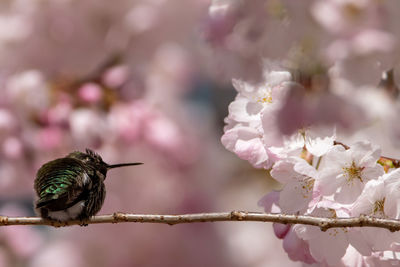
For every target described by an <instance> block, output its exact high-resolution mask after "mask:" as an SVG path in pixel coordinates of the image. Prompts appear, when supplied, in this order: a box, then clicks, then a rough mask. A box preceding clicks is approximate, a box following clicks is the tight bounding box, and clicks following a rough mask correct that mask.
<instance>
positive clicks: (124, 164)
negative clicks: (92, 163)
mask: <svg viewBox="0 0 400 267" xmlns="http://www.w3.org/2000/svg"><path fill="white" fill-rule="evenodd" d="M142 164H143V163H142V162H132V163H119V164H113V165H107V169H114V168H119V167H125V166H135V165H142Z"/></svg>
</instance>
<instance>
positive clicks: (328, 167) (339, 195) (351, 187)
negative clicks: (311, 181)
mask: <svg viewBox="0 0 400 267" xmlns="http://www.w3.org/2000/svg"><path fill="white" fill-rule="evenodd" d="M380 153H381V151H380V149H379V148H377V147H374V146H372V144H371V143H369V142H357V143H355V144H353V145H352V146H350V149H348V150H346V149H345V148H344V147H343V146H340V145H336V146H334V147H333V148H332V149H331V150H330V151H329V152H328V153H327V154H326V155H325V156H324V158H323V161H322V164H321V167H320V169H319V176H318V181H317V185H316V186H317V187H318V190H320V191H321V193H322V195H325V196H328V195H332V194H333V195H334V199H335V200H336V201H337V202H339V203H342V204H351V203H353V202H354V201H355V200H356V199H357V197H358V196H359V195H360V194H361V192H362V190H363V188H364V186H365V184H366V183H367V182H368V181H369V180H373V179H377V178H378V177H379V176H381V175H382V174H383V173H384V170H383V167H382V166H381V165H379V164H378V163H377V161H378V159H379V157H380Z"/></svg>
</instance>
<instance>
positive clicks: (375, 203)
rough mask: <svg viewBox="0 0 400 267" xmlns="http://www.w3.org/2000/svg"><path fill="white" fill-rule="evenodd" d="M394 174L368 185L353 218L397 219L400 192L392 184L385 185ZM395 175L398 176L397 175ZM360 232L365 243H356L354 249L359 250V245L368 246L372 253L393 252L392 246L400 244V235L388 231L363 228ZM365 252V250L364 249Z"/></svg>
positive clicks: (353, 210) (354, 208) (359, 199)
mask: <svg viewBox="0 0 400 267" xmlns="http://www.w3.org/2000/svg"><path fill="white" fill-rule="evenodd" d="M397 172H398V171H397ZM392 173H393V172H392ZM392 173H389V174H385V175H384V176H382V177H381V178H380V179H379V180H371V181H369V182H368V183H367V184H366V186H365V188H364V190H363V192H362V194H361V195H360V196H359V197H358V199H357V200H356V202H355V203H354V205H353V207H352V209H351V215H352V216H353V217H358V216H360V215H367V216H372V217H376V218H383V219H385V218H392V219H397V218H395V216H396V213H397V212H396V211H397V210H398V199H399V191H394V190H392V188H391V186H390V183H389V184H387V183H385V180H386V179H388V178H389V179H391V176H392ZM395 175H396V176H398V175H397V173H395ZM359 232H360V234H361V236H362V237H363V240H361V241H363V242H361V243H360V242H357V243H355V244H354V247H356V248H357V249H359V245H362V246H363V247H365V246H368V247H369V249H370V253H371V252H373V251H385V250H392V247H391V245H392V244H393V243H394V242H400V233H398V232H396V233H392V232H390V231H389V230H387V229H382V228H376V227H363V228H360V229H359ZM358 241H360V240H358ZM359 250H360V249H359ZM363 250H365V249H364V248H363ZM361 251H362V250H360V252H361Z"/></svg>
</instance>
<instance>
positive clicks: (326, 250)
mask: <svg viewBox="0 0 400 267" xmlns="http://www.w3.org/2000/svg"><path fill="white" fill-rule="evenodd" d="M323 206H324V205H323V204H322V203H321V204H318V205H317V206H316V207H315V208H314V209H313V211H312V212H311V213H310V214H309V215H311V216H316V217H326V218H336V216H338V217H345V216H346V212H345V211H342V210H336V211H335V210H334V209H328V208H325V207H323ZM347 217H348V215H347ZM293 228H294V229H293V230H294V231H295V232H296V234H297V235H298V237H299V238H301V239H303V240H304V241H306V242H307V243H308V245H309V246H310V253H311V256H312V257H313V258H314V259H315V260H316V261H318V262H326V263H327V264H328V265H330V266H336V265H338V264H339V263H340V260H341V258H342V257H343V256H344V255H345V253H346V249H347V247H348V245H349V241H348V237H347V230H346V229H342V228H331V229H328V230H327V231H326V232H322V231H321V230H320V229H319V228H318V227H315V226H308V225H300V224H296V225H295V226H294V227H293Z"/></svg>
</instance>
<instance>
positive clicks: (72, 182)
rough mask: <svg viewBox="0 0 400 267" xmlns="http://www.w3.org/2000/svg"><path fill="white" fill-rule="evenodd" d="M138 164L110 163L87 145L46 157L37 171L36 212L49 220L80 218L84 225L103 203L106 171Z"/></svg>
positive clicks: (35, 183)
mask: <svg viewBox="0 0 400 267" xmlns="http://www.w3.org/2000/svg"><path fill="white" fill-rule="evenodd" d="M140 164H143V163H141V162H134V163H120V164H113V165H109V164H107V163H105V162H104V161H103V159H102V158H101V157H100V155H99V154H97V153H95V152H93V151H92V150H90V149H86V151H85V153H84V152H80V151H75V152H72V153H70V154H68V155H67V156H66V157H64V158H59V159H55V160H52V161H49V162H47V163H45V164H44V165H43V166H42V167H40V169H39V170H38V172H37V174H36V179H35V182H34V188H35V191H36V195H37V200H36V201H35V204H34V205H35V210H36V213H37V214H38V215H40V216H41V217H42V218H44V219H48V220H56V221H59V222H64V221H68V220H80V221H81V222H82V225H85V224H84V223H83V222H84V221H85V220H87V219H89V218H90V217H91V216H93V215H95V214H96V213H97V212H99V210H100V209H101V207H102V205H103V202H104V198H105V196H106V188H105V185H104V180H105V179H106V175H107V171H108V170H110V169H114V168H118V167H124V166H134V165H140Z"/></svg>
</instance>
